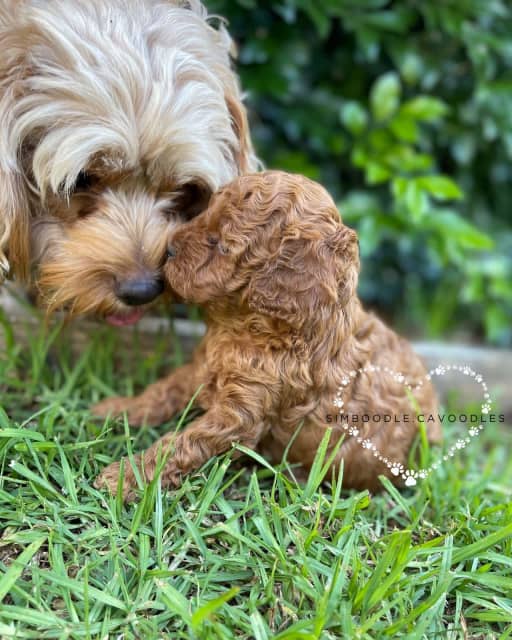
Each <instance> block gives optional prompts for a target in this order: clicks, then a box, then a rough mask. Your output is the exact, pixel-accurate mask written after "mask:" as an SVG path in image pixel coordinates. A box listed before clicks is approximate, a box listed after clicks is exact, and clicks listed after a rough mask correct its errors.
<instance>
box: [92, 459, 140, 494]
mask: <svg viewBox="0 0 512 640" xmlns="http://www.w3.org/2000/svg"><path fill="white" fill-rule="evenodd" d="M120 476H121V462H113V463H112V464H109V465H108V467H105V468H104V469H103V471H102V472H101V473H100V475H99V476H98V477H97V478H96V480H95V481H94V486H95V487H96V489H108V491H110V493H111V494H112V495H116V494H117V487H118V485H119V478H120ZM136 488H137V480H136V479H135V474H134V473H133V470H132V468H131V465H130V461H129V460H128V459H127V458H125V459H124V461H123V489H122V495H123V500H124V501H125V502H129V501H131V500H133V499H134V498H135V489H136Z"/></svg>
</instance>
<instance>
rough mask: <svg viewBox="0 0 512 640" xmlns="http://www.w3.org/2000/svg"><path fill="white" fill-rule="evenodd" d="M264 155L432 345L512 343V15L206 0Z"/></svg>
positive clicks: (459, 4)
mask: <svg viewBox="0 0 512 640" xmlns="http://www.w3.org/2000/svg"><path fill="white" fill-rule="evenodd" d="M207 4H208V6H209V9H210V11H212V12H216V13H218V14H219V15H222V16H225V17H226V18H227V19H228V21H229V29H230V31H231V33H232V34H233V36H234V38H235V40H236V41H237V43H238V45H239V71H240V75H241V78H242V84H243V86H244V88H245V89H246V91H247V92H248V104H249V108H250V111H251V119H252V130H253V137H254V140H255V144H256V147H257V151H258V153H259V154H260V156H261V157H262V159H263V161H264V162H265V164H267V166H270V167H280V168H283V169H288V170H291V171H297V172H301V173H304V174H307V175H309V176H311V177H312V178H315V179H318V180H320V181H321V182H322V183H323V184H325V185H326V186H327V187H328V188H329V189H330V191H331V192H332V193H333V195H334V196H335V197H336V198H337V199H338V201H339V205H340V210H341V212H342V215H343V217H344V219H345V220H346V221H347V222H348V223H349V224H352V225H354V226H355V227H357V229H358V231H359V234H360V240H361V252H362V258H363V273H362V277H361V285H360V293H361V296H362V297H363V299H364V300H365V301H366V302H367V303H369V304H370V305H371V306H374V307H377V308H378V309H379V310H380V311H381V313H383V314H384V315H385V316H386V317H388V318H390V319H391V320H393V321H394V322H395V323H397V324H402V325H404V327H405V328H406V329H407V330H409V331H410V332H411V331H415V330H418V331H421V332H423V333H425V332H426V333H427V334H428V335H430V336H438V335H443V336H445V335H447V334H448V333H457V334H458V335H459V336H460V335H461V334H462V335H463V337H466V336H467V335H469V336H471V337H475V338H478V337H480V336H481V335H482V334H484V333H485V335H486V336H487V338H488V339H489V340H491V341H493V342H495V343H500V344H506V343H510V342H512V329H511V322H510V318H511V317H512V287H511V286H510V284H511V282H512V260H511V254H512V251H511V249H512V231H511V225H510V212H509V210H510V208H511V207H512V163H511V159H512V71H511V69H512V39H510V36H509V34H510V33H511V32H512V7H511V5H510V4H509V3H508V2H505V0H503V1H501V0H487V2H481V1H480V0H451V1H450V2H416V1H415V0H397V1H395V2H389V1H388V0H323V1H322V2H314V1H313V0H283V1H282V2H274V3H268V2H267V3H265V2H257V1H256V0H237V1H236V2H235V1H233V0H231V1H230V2H228V1H227V0H210V2H208V3H207Z"/></svg>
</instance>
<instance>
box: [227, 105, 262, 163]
mask: <svg viewBox="0 0 512 640" xmlns="http://www.w3.org/2000/svg"><path fill="white" fill-rule="evenodd" d="M226 105H227V107H228V111H229V114H230V116H231V126H232V127H233V131H234V132H235V135H236V138H237V140H238V149H235V150H234V154H235V160H236V163H237V165H238V167H239V173H240V175H243V174H244V173H248V172H250V171H256V170H257V169H258V161H257V160H256V156H255V155H254V151H253V148H252V142H251V136H250V132H249V123H248V121H247V112H246V110H245V106H244V105H243V103H242V102H241V100H240V97H239V96H234V95H226Z"/></svg>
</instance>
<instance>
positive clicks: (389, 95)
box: [370, 72, 401, 122]
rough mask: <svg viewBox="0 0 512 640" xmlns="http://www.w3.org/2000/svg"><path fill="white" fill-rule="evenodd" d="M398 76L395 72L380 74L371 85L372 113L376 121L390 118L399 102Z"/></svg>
mask: <svg viewBox="0 0 512 640" xmlns="http://www.w3.org/2000/svg"><path fill="white" fill-rule="evenodd" d="M400 93H401V86H400V78H399V77H398V74H397V73H395V72H389V73H386V74H384V75H383V76H381V77H380V78H379V79H378V80H377V81H376V82H375V84H374V85H373V87H372V90H371V93H370V103H371V108H372V113H373V116H374V118H375V120H377V122H382V121H384V120H387V119H388V118H390V117H391V116H392V115H393V114H394V113H395V112H396V110H397V109H398V105H399V104H400Z"/></svg>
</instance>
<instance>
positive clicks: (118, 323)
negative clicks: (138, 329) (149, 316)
mask: <svg viewBox="0 0 512 640" xmlns="http://www.w3.org/2000/svg"><path fill="white" fill-rule="evenodd" d="M143 315H144V309H134V310H133V311H130V312H129V313H115V314H113V315H111V316H107V317H106V318H105V320H106V321H107V322H108V323H109V324H111V325H112V326H113V327H128V326H129V325H132V324H135V323H136V322H138V321H139V320H140V319H141V318H142V316H143Z"/></svg>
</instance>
